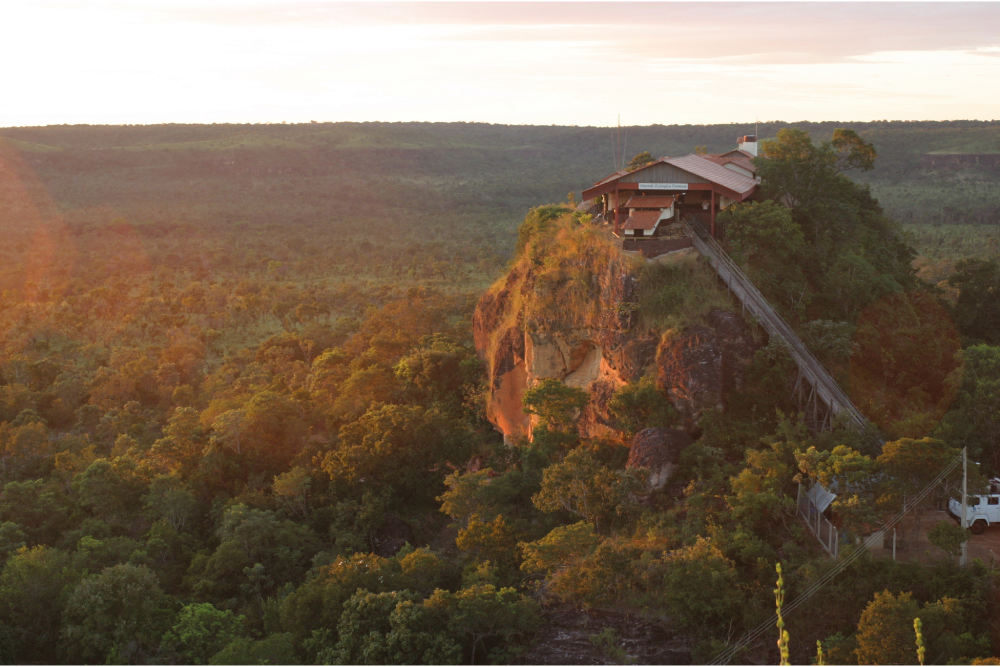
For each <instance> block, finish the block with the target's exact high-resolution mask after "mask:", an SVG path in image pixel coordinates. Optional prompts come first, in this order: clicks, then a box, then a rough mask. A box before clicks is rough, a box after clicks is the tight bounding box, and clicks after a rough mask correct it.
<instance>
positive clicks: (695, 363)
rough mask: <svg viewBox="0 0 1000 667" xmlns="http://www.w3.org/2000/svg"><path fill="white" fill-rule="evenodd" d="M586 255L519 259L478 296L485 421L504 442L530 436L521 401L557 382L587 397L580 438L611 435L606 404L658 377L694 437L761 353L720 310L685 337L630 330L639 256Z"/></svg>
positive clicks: (734, 317)
mask: <svg viewBox="0 0 1000 667" xmlns="http://www.w3.org/2000/svg"><path fill="white" fill-rule="evenodd" d="M585 250H586V252H582V253H581V254H580V255H579V256H572V255H570V254H568V253H564V254H563V255H562V256H561V260H562V262H563V263H562V265H558V264H557V262H555V261H551V262H542V261H539V258H535V259H534V260H530V261H529V259H528V258H527V257H523V258H522V261H520V262H518V264H516V265H515V267H514V268H513V269H512V270H511V271H510V272H509V273H508V275H507V276H506V278H505V279H504V280H503V282H502V283H498V284H497V285H496V286H494V288H493V289H492V290H491V291H489V292H487V293H486V294H485V295H483V297H482V298H481V299H480V301H479V304H478V306H477V307H476V311H475V313H474V314H473V320H472V325H473V334H474V337H475V343H476V349H477V351H478V352H479V354H480V356H481V357H482V358H483V359H484V360H485V361H486V365H487V372H488V376H489V383H490V395H489V402H488V406H487V416H488V418H489V419H490V421H491V422H493V424H494V425H496V427H497V428H498V429H499V430H500V431H502V432H503V433H504V435H505V436H507V437H510V438H516V437H523V436H528V435H529V434H530V432H531V427H532V423H531V419H530V418H529V415H526V414H525V413H524V411H523V409H522V407H521V399H522V398H523V396H524V393H525V391H527V389H528V388H529V387H532V386H534V385H535V384H536V383H537V382H538V381H539V380H542V379H545V378H555V379H558V380H561V381H563V382H564V383H565V384H567V385H569V386H573V387H578V388H580V389H583V390H585V391H587V392H588V393H589V394H590V396H591V400H590V402H589V403H588V405H587V406H586V407H585V408H584V409H583V410H582V411H581V414H580V417H579V419H578V421H577V427H578V429H579V431H580V433H581V435H583V436H585V437H600V436H608V435H614V434H616V432H615V431H614V424H613V421H612V419H611V415H610V414H609V412H608V401H609V400H610V399H611V397H612V396H613V395H614V393H615V391H616V390H618V389H619V388H620V387H621V386H622V385H624V384H625V383H627V382H630V381H634V380H638V379H639V378H640V377H642V376H643V375H645V374H647V373H655V375H656V377H657V384H658V386H659V388H660V389H661V390H663V391H664V394H665V395H666V396H667V398H668V400H669V401H670V402H671V404H673V406H674V407H675V408H676V409H677V410H678V412H679V413H680V414H681V416H682V419H683V426H684V429H685V430H686V431H688V432H689V433H697V432H698V422H699V420H700V419H701V417H702V415H703V414H704V413H705V411H706V410H715V409H723V408H724V406H725V403H726V395H727V394H728V393H729V392H731V391H734V390H739V389H740V388H741V387H742V384H743V374H744V368H745V366H746V365H748V364H749V363H750V362H751V361H752V359H753V354H754V352H755V350H756V349H757V348H758V347H759V343H757V342H755V341H754V338H753V336H752V335H751V330H750V327H749V326H748V325H747V324H746V322H744V320H743V318H742V317H740V316H739V315H738V314H736V313H733V312H729V311H722V310H716V311H711V312H710V313H708V315H707V316H700V317H699V319H700V320H701V321H703V322H704V323H703V324H696V325H692V326H689V327H687V328H685V329H684V330H682V331H677V330H669V331H667V332H663V331H661V330H657V329H655V328H651V327H646V326H634V325H635V321H636V319H637V313H636V308H637V304H638V301H639V296H640V294H639V290H640V284H639V279H638V273H639V267H640V266H641V262H644V261H645V260H642V259H636V258H632V257H626V256H623V255H622V254H621V253H620V251H618V250H617V249H616V248H614V247H613V246H612V245H610V244H606V246H600V245H599V244H594V245H593V246H591V247H589V248H586V249H585ZM556 252H558V250H557V251H556ZM548 259H551V258H550V257H546V260H548ZM684 261H691V260H690V259H687V260H684ZM554 265H555V267H554Z"/></svg>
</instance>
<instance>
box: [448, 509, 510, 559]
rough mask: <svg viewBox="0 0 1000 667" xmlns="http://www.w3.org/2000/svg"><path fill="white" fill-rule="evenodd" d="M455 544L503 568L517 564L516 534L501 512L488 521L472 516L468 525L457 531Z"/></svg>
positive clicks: (462, 549)
mask: <svg viewBox="0 0 1000 667" xmlns="http://www.w3.org/2000/svg"><path fill="white" fill-rule="evenodd" d="M455 546H457V547H458V548H459V549H460V550H461V551H466V552H469V553H472V554H473V555H475V556H476V557H477V558H478V559H479V560H484V561H489V562H490V563H492V564H493V565H494V566H495V567H497V568H501V569H503V570H516V569H517V567H518V565H519V561H520V558H519V555H520V554H519V551H520V549H519V548H518V541H517V536H516V535H515V534H514V531H513V530H511V528H510V527H509V526H508V525H507V523H506V522H505V521H504V518H503V515H502V514H498V515H497V516H496V518H495V519H493V521H492V522H490V523H486V522H484V521H480V520H479V518H478V517H475V516H473V517H472V519H471V520H470V521H469V525H468V527H466V528H463V529H461V530H459V531H458V536H457V537H456V538H455Z"/></svg>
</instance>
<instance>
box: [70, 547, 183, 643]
mask: <svg viewBox="0 0 1000 667" xmlns="http://www.w3.org/2000/svg"><path fill="white" fill-rule="evenodd" d="M173 615H174V612H172V611H171V609H170V599H169V597H168V596H167V595H166V594H164V592H163V591H162V590H160V586H159V583H157V580H156V575H155V574H154V573H153V572H152V571H151V570H150V569H149V568H147V567H145V566H136V565H115V566H114V567H109V568H107V569H106V570H104V571H103V572H101V574H99V575H97V576H93V577H89V578H87V579H84V580H83V581H81V582H80V583H79V584H77V586H76V588H74V589H73V592H72V594H71V595H70V596H69V600H67V602H66V610H65V612H64V616H63V624H62V629H61V632H60V635H61V637H62V640H63V650H64V652H65V653H66V655H67V657H69V659H70V661H71V662H78V661H79V662H93V661H100V662H105V661H107V660H109V659H114V660H115V661H123V662H133V661H135V662H138V661H145V660H147V659H148V656H149V654H150V653H151V652H152V651H153V650H154V649H155V648H156V647H157V646H158V645H159V642H160V638H161V637H162V636H163V634H164V631H165V630H167V629H168V628H169V627H171V626H170V622H171V620H172V619H173Z"/></svg>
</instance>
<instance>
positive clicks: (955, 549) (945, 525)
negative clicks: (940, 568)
mask: <svg viewBox="0 0 1000 667" xmlns="http://www.w3.org/2000/svg"><path fill="white" fill-rule="evenodd" d="M927 539H928V540H929V541H930V543H931V544H933V545H934V546H936V547H937V548H938V549H941V550H942V551H944V552H945V553H946V554H948V555H949V556H952V557H955V556H958V555H959V554H961V553H962V545H963V544H965V543H966V542H967V541H968V539H969V535H968V533H967V532H966V530H965V529H964V528H962V527H961V526H958V525H956V524H954V523H952V522H951V521H941V522H939V523H938V524H937V525H935V526H934V527H933V528H931V529H930V530H929V531H927Z"/></svg>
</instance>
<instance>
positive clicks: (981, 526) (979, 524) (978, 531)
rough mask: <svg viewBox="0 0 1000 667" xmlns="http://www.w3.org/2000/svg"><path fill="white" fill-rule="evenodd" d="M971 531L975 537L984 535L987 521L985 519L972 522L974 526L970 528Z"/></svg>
mask: <svg viewBox="0 0 1000 667" xmlns="http://www.w3.org/2000/svg"><path fill="white" fill-rule="evenodd" d="M969 530H971V531H972V534H973V535H982V534H983V531H985V530H986V521H984V520H983V519H976V520H975V521H973V522H972V525H971V526H969Z"/></svg>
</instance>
